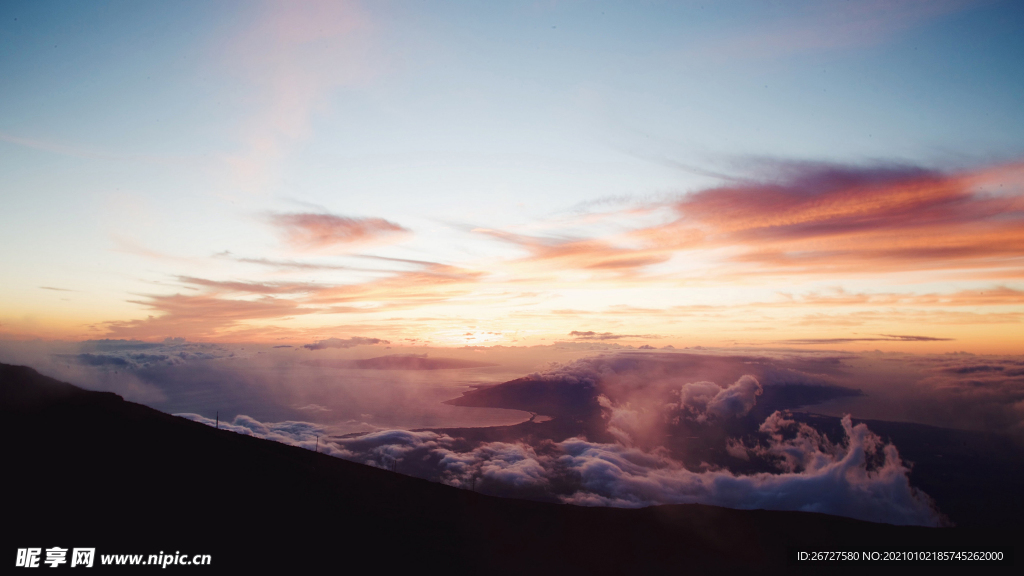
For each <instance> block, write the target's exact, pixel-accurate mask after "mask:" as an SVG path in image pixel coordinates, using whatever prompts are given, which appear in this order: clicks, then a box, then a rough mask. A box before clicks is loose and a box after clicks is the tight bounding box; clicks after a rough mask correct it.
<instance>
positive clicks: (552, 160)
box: [0, 0, 1024, 354]
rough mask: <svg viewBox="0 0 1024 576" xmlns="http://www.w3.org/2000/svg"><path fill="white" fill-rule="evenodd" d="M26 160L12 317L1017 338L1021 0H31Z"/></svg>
mask: <svg viewBox="0 0 1024 576" xmlns="http://www.w3.org/2000/svg"><path fill="white" fill-rule="evenodd" d="M0 159H2V161H0V193H2V198H3V208H2V210H0V264H2V267H3V281H2V282H0V339H3V340H7V341H14V340H29V339H36V338H42V339H45V340H75V341H78V340H86V339H106V338H110V339H138V340H145V341H150V342H158V341H163V340H164V339H165V338H184V339H186V340H187V341H190V342H218V343H225V342H232V343H239V342H259V343H262V344H291V345H296V346H301V345H303V344H309V343H314V342H319V341H324V340H328V339H331V338H337V339H341V340H344V341H348V342H357V341H356V340H350V339H353V338H360V339H378V340H379V341H384V340H386V341H387V342H388V343H391V344H393V345H395V346H409V345H430V346H435V347H440V346H445V347H447V346H463V345H474V346H480V345H482V346H491V345H498V344H500V345H504V346H531V345H540V344H550V343H553V342H557V341H580V342H600V343H605V344H608V343H617V344H621V345H624V346H625V345H629V346H637V347H639V346H641V345H647V346H653V347H655V348H662V347H665V346H668V345H671V346H674V347H676V348H682V347H687V346H691V347H692V346H697V345H702V346H714V347H729V346H735V347H755V348H756V347H764V348H779V347H793V348H809V349H838V350H856V351H860V350H874V349H880V350H883V351H900V352H911V353H944V352H952V351H968V352H972V353H998V354H1019V353H1021V352H1022V342H1024V337H1022V335H1024V328H1022V323H1021V322H1022V320H1024V4H1022V3H1020V2H1015V1H959V0H934V1H929V0H922V1H882V0H877V1H876V0H868V1H861V2H845V1H842V2H840V1H819V2H795V1H794V2H774V3H767V2H760V1H751V2H738V1H737V2H703V1H692V2H690V1H673V2H643V3H635V2H628V3H627V2H621V3H620V2H586V1H564V2H562V1H556V0H537V1H532V0H531V1H522V2H476V3H469V2H403V1H384V2H365V3H361V2H322V3H318V2H280V3H278V2H216V3H210V2H173V3H152V2H5V3H3V5H2V6H0ZM358 342H364V341H363V340H359V341H358ZM365 342H369V340H366V341H365Z"/></svg>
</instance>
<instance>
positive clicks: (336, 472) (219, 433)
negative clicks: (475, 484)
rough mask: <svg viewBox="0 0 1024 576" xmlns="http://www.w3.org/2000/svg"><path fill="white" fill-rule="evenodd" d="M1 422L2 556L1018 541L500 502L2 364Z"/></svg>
mask: <svg viewBox="0 0 1024 576" xmlns="http://www.w3.org/2000/svg"><path fill="white" fill-rule="evenodd" d="M0 422H2V433H3V442H4V451H3V453H4V477H5V480H6V481H5V482H4V490H5V496H6V497H5V498H4V499H3V505H2V506H3V508H2V512H3V518H4V520H5V524H6V525H7V526H8V530H7V534H8V536H7V537H5V538H4V542H5V543H6V544H7V546H8V550H7V553H8V554H12V552H13V551H12V550H11V548H24V547H42V548H49V547H52V546H60V547H64V548H71V547H96V548H97V554H98V555H102V554H113V553H134V554H147V555H148V554H157V553H159V552H161V551H162V552H166V553H171V552H175V551H180V552H182V553H187V554H198V553H201V554H211V555H212V561H213V564H212V566H213V569H214V570H217V571H218V572H228V571H230V572H231V573H242V572H241V571H243V570H258V571H259V573H269V574H276V573H289V574H303V573H320V572H326V571H328V570H330V571H331V572H332V573H337V572H341V573H345V572H351V571H359V572H362V571H366V570H372V571H374V572H381V573H385V574H399V573H416V574H420V573H427V572H440V573H444V574H680V573H690V574H705V573H719V572H729V573H792V572H794V571H795V572H799V571H800V570H803V569H805V567H803V566H793V565H791V563H790V558H791V557H792V556H793V555H794V553H795V551H796V550H798V549H805V550H812V549H813V550H832V549H851V548H854V547H856V548H858V549H867V548H875V549H893V548H908V547H915V546H916V547H922V549H935V548H949V547H952V546H954V545H956V546H960V547H965V546H969V547H974V548H976V549H992V548H994V547H997V546H1003V547H1008V546H1010V545H1011V544H1016V543H1017V540H1016V538H1017V537H1019V536H1020V535H1019V534H1011V533H1007V532H984V531H965V530H963V529H929V528H918V527H896V526H890V525H884V524H872V523H869V522H862V521H857V520H851V519H847V518H839V517H833V516H827V515H822V514H812V513H801V512H767V511H757V510H754V511H740V510H729V509H723V508H716V507H711V506H699V505H684V506H657V507H651V508H645V509H639V510H627V509H612V508H584V507H575V506H566V505H558V504H546V503H541V502H529V501H523V500H512V499H502V498H495V497H490V496H484V495H481V494H477V493H474V492H470V491H465V490H458V489H455V488H452V487H448V486H444V485H441V484H436V483H431V482H427V481H425V480H421V479H417V478H412V477H408V476H403V475H401V474H396V473H393V472H389V471H385V470H381V469H377V468H372V467H369V466H364V465H361V464H356V463H353V462H348V461H345V460H341V459H338V458H334V457H330V456H326V455H323V454H317V453H314V452H312V451H309V450H304V449H301V448H296V447H291V446H286V445H284V444H279V443H275V442H271V441H266V440H260V439H257V438H253V437H250V436H244V435H240V434H235V433H232V432H228V431H225V430H215V429H213V428H210V427H209V426H205V425H202V424H198V423H195V422H192V421H189V420H186V419H183V418H178V417H175V416H170V415H168V414H163V413H161V412H158V411H156V410H153V409H150V408H147V407H145V406H141V405H139V404H134V403H131V402H126V401H124V400H123V399H122V398H120V397H119V396H117V395H115V394H111V393H105V392H90V391H86V390H82V389H80V388H77V387H75V386H72V385H70V384H66V383H63V382H59V381H57V380H54V379H52V378H48V377H46V376H42V375H40V374H39V373H37V372H35V371H34V370H32V369H30V368H26V367H21V366H9V365H3V364H0ZM12 555H13V554H12ZM854 568H855V569H857V570H863V565H860V566H856V567H854ZM956 568H957V569H961V570H962V566H956ZM999 568H1002V569H1005V570H1007V571H1009V570H1012V569H1013V567H1012V566H1003V567H999ZM835 569H836V567H835V566H829V567H827V568H825V569H823V567H821V566H812V567H810V568H809V570H811V571H812V572H815V573H817V572H822V571H825V570H827V571H828V572H830V573H832V572H834V571H835ZM149 570H150V571H151V570H152V567H150V568H149ZM185 570H189V571H196V570H199V569H198V568H196V567H187V568H185ZM314 571H316V572H314ZM988 572H989V573H991V572H993V571H991V570H989V571H988Z"/></svg>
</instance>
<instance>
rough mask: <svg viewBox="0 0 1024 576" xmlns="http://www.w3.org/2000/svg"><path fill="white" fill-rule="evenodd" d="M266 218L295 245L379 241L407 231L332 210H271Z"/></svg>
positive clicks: (311, 246)
mask: <svg viewBox="0 0 1024 576" xmlns="http://www.w3.org/2000/svg"><path fill="white" fill-rule="evenodd" d="M270 221H271V223H273V224H274V225H275V226H277V227H278V228H279V229H280V230H281V231H282V232H284V234H285V237H286V238H287V240H288V243H289V244H290V245H291V246H292V247H293V248H297V249H313V250H321V249H325V248H334V247H338V246H349V245H352V244H364V243H367V242H373V241H379V240H381V239H383V238H385V237H388V236H394V235H396V234H406V233H409V230H408V229H407V228H403V227H402V226H399V225H398V224H395V223H394V222H389V221H387V220H385V219H383V218H347V217H344V216H335V215H333V214H312V213H297V214H271V215H270Z"/></svg>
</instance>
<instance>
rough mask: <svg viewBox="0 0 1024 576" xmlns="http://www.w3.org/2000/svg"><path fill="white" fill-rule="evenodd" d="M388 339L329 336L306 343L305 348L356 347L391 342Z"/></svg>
mask: <svg viewBox="0 0 1024 576" xmlns="http://www.w3.org/2000/svg"><path fill="white" fill-rule="evenodd" d="M390 343H391V342H388V341H387V340H381V339H380V338H366V337H363V336H353V337H351V338H327V339H325V340H318V341H316V342H314V343H312V344H306V345H304V346H303V348H307V349H309V350H325V349H327V348H354V347H356V346H372V345H374V344H390Z"/></svg>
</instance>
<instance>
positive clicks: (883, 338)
mask: <svg viewBox="0 0 1024 576" xmlns="http://www.w3.org/2000/svg"><path fill="white" fill-rule="evenodd" d="M947 340H954V339H953V338H933V337H931V336H896V335H893V334H881V335H879V336H876V337H872V336H867V337H857V338H800V339H795V340H783V343H785V344H801V345H814V344H848V343H850V342H941V341H947Z"/></svg>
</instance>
